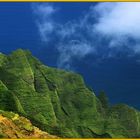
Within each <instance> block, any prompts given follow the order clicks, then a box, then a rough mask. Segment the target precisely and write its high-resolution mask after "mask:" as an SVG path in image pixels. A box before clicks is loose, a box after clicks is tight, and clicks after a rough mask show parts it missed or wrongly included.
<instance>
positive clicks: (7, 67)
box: [0, 49, 140, 138]
mask: <svg viewBox="0 0 140 140" xmlns="http://www.w3.org/2000/svg"><path fill="white" fill-rule="evenodd" d="M0 109H1V110H5V111H13V112H15V113H18V114H21V115H22V116H25V117H27V118H29V119H30V120H31V122H32V123H33V124H34V125H35V126H37V127H39V128H40V129H41V130H44V131H47V132H49V133H50V134H54V135H57V136H60V137H87V138H89V137H113V138H121V137H128V138H129V137H140V112H139V111H137V110H135V109H133V108H131V107H128V106H127V105H123V104H122V105H116V106H113V107H109V108H108V109H105V108H104V107H103V105H102V103H101V102H100V100H99V99H98V98H97V97H96V96H95V94H94V93H93V92H92V91H90V90H89V89H88V88H87V87H86V85H85V83H84V81H83V79H82V77H81V76H80V75H78V74H75V73H72V72H67V71H64V70H59V69H55V68H50V67H48V66H45V65H43V64H42V63H41V62H40V61H38V60H37V59H36V58H34V57H33V56H32V55H31V54H30V52H28V51H24V50H21V49H19V50H17V51H15V52H13V53H12V54H10V55H8V56H6V55H4V54H0Z"/></svg>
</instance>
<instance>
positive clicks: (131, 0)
mask: <svg viewBox="0 0 140 140" xmlns="http://www.w3.org/2000/svg"><path fill="white" fill-rule="evenodd" d="M0 2H140V0H0ZM72 139H73V140H103V139H105V140H112V139H109V138H103V139H101V138H100V139H98V138H54V139H50V138H49V139H21V140H72ZM113 139H115V140H136V139H138V140H140V138H129V139H128V138H127V139H126V138H120V139H119V138H113ZM2 140H15V139H2Z"/></svg>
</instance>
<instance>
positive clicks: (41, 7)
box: [32, 3, 57, 42]
mask: <svg viewBox="0 0 140 140" xmlns="http://www.w3.org/2000/svg"><path fill="white" fill-rule="evenodd" d="M32 9H33V13H34V14H35V15H36V16H37V18H36V24H37V27H38V30H39V34H40V37H41V40H42V41H44V42H48V41H49V40H50V34H51V33H52V32H53V31H54V30H55V23H54V21H53V17H52V16H53V15H54V14H55V13H56V12H57V9H55V8H54V7H53V6H52V5H51V4H48V3H45V4H44V3H43V4H42V3H37V4H36V3H35V4H32Z"/></svg>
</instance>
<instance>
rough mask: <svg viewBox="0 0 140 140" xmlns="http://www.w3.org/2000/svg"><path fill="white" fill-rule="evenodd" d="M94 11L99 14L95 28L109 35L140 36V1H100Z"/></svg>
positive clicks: (137, 37)
mask: <svg viewBox="0 0 140 140" xmlns="http://www.w3.org/2000/svg"><path fill="white" fill-rule="evenodd" d="M94 11H95V12H96V14H97V15H98V16H99V17H98V22H97V23H96V24H95V25H94V28H95V29H96V30H97V31H98V32H100V33H102V34H104V35H109V36H114V37H118V36H129V37H133V38H136V39H139V38H140V26H139V25H140V3H139V2H119V3H100V4H98V5H97V6H96V7H95V8H94Z"/></svg>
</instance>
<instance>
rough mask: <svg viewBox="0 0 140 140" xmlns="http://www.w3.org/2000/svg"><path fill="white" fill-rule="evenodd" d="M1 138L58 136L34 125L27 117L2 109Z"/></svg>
mask: <svg viewBox="0 0 140 140" xmlns="http://www.w3.org/2000/svg"><path fill="white" fill-rule="evenodd" d="M0 138H58V137H56V136H52V135H50V134H48V133H47V132H43V131H41V130H40V129H38V128H37V127H35V126H33V125H32V124H31V122H30V121H29V120H28V119H26V118H25V117H21V116H19V115H18V114H15V113H13V112H7V111H2V110H0Z"/></svg>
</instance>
